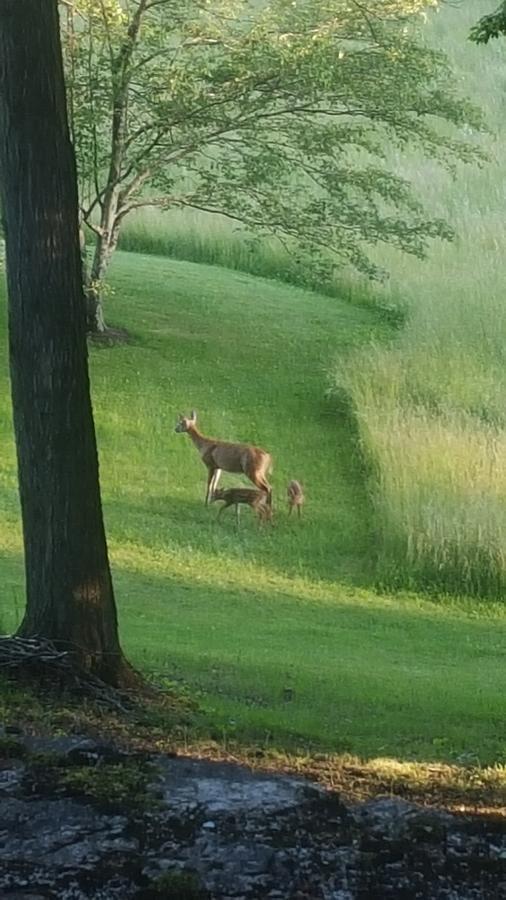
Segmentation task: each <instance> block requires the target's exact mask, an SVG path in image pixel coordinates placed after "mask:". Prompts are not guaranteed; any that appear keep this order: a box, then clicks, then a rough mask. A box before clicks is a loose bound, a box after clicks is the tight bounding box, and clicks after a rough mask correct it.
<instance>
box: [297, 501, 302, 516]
mask: <svg viewBox="0 0 506 900" xmlns="http://www.w3.org/2000/svg"><path fill="white" fill-rule="evenodd" d="M297 515H298V517H299V519H300V517H301V515H302V506H301V505H300V503H299V505H298V506H297Z"/></svg>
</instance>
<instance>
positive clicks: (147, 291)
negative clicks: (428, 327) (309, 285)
mask: <svg viewBox="0 0 506 900" xmlns="http://www.w3.org/2000/svg"><path fill="white" fill-rule="evenodd" d="M113 283H114V287H115V290H116V298H115V299H113V300H112V301H111V308H110V315H111V317H113V318H114V316H115V315H116V317H117V320H118V321H121V323H122V324H124V325H126V327H127V328H129V330H130V332H131V334H132V343H131V345H130V346H126V347H116V348H114V349H111V350H103V349H102V350H101V349H93V350H92V353H91V368H92V380H93V393H94V404H95V412H96V418H97V423H98V436H99V443H100V453H101V475H102V483H103V495H104V505H105V514H106V522H107V528H108V533H109V537H110V547H111V555H112V561H113V568H114V578H115V584H116V590H117V598H118V605H119V611H120V623H121V632H122V639H123V643H124V645H125V648H126V650H127V653H128V654H129V656H130V657H131V658H132V659H133V661H134V662H135V664H136V665H138V666H140V667H142V668H143V670H145V671H146V672H153V673H156V675H157V676H158V677H159V676H160V675H162V676H163V677H165V678H167V679H168V680H170V681H177V682H178V683H179V684H183V685H188V686H189V687H190V689H191V691H192V692H196V693H197V695H198V696H199V699H200V702H201V704H202V706H203V707H204V709H205V711H206V715H207V725H203V726H202V727H203V729H210V730H211V733H212V734H213V735H214V736H215V737H217V738H218V739H219V740H225V739H226V738H227V737H228V736H238V737H239V738H241V739H244V740H251V739H254V740H257V741H259V742H261V743H264V744H267V745H273V746H278V747H280V746H284V747H290V746H291V747H293V746H299V747H301V746H302V747H308V746H312V747H322V748H326V749H330V750H334V751H350V752H354V753H358V754H362V755H364V756H371V757H376V756H378V755H381V756H387V755H392V756H396V757H399V758H401V759H404V758H411V757H414V758H418V759H424V760H432V759H441V758H443V759H450V760H456V759H459V760H461V759H466V760H476V759H478V760H480V761H482V762H490V761H494V760H501V759H504V757H505V754H506V748H505V745H504V733H503V712H504V691H505V687H506V683H505V681H506V678H505V666H504V646H505V641H504V637H505V630H506V629H505V611H504V608H503V607H500V606H497V607H496V606H494V605H493V604H490V605H487V606H485V605H484V606H481V607H480V606H476V605H474V606H472V605H470V604H468V603H466V602H465V601H461V602H457V601H453V602H450V601H448V602H447V603H445V604H443V603H439V604H437V603H430V602H429V601H427V600H423V599H420V598H418V597H416V596H414V595H412V596H408V595H402V594H399V595H397V596H389V595H386V594H378V593H376V592H375V591H374V590H373V588H372V586H371V582H372V577H373V564H374V556H375V521H374V517H373V510H372V508H371V505H370V503H369V500H368V496H367V494H366V492H365V489H364V479H363V473H362V471H361V468H360V460H359V454H358V451H357V446H356V441H355V434H354V431H353V427H352V423H351V422H350V420H349V418H348V417H347V415H346V414H345V412H344V411H343V409H342V408H340V407H338V406H336V404H335V402H333V401H332V400H326V399H325V389H326V386H327V374H326V369H327V366H328V361H329V359H331V358H332V357H333V356H335V355H336V353H337V355H338V356H340V357H343V356H344V355H345V354H346V353H348V352H349V351H350V349H351V348H353V347H355V348H358V347H360V346H364V345H366V344H367V343H368V342H370V340H371V339H373V338H375V339H380V338H384V337H385V336H386V335H387V332H386V329H385V326H384V325H382V324H381V321H380V320H378V319H377V318H376V319H375V318H374V317H373V316H372V315H371V314H370V313H368V312H366V311H365V310H359V309H355V308H353V307H351V306H350V305H348V304H344V303H340V302H338V301H336V300H334V299H330V298H326V297H318V296H317V295H314V294H310V293H306V292H303V291H301V290H298V289H295V288H291V287H288V286H283V285H279V284H275V283H273V282H268V281H263V280H261V279H255V278H252V277H250V276H247V275H241V274H237V273H230V272H227V271H225V270H220V269H217V268H208V267H205V266H198V265H194V264H189V263H177V262H169V261H167V260H162V259H157V258H152V257H151V258H150V257H142V256H138V255H126V254H123V255H120V257H119V258H118V259H117V262H116V264H115V268H114V273H113ZM0 348H1V354H2V356H1V359H2V362H1V369H0V379H1V380H0V428H1V437H2V440H1V443H0V448H1V450H0V454H1V455H0V492H1V493H0V506H1V509H2V517H1V520H0V553H1V560H0V583H1V585H2V591H1V595H0V603H1V607H0V617H1V619H2V622H3V627H4V628H11V627H14V626H15V624H16V622H17V621H18V620H19V617H20V615H21V614H22V605H23V599H22V598H23V588H22V563H21V555H20V549H21V536H20V527H19V514H18V503H17V493H16V480H15V466H14V450H13V444H12V436H11V430H10V428H11V426H10V411H9V404H8V398H7V366H6V359H5V354H6V341H5V336H4V334H3V333H2V335H1V339H0ZM192 406H194V407H196V409H197V410H198V412H199V413H200V417H201V425H202V428H203V429H204V430H205V431H207V432H209V433H211V434H216V435H219V436H222V437H225V438H240V439H244V440H252V441H255V442H258V443H259V444H261V445H263V446H264V447H266V448H268V449H269V450H270V451H271V452H272V453H273V456H274V460H275V469H274V475H273V483H274V489H275V503H276V524H275V527H274V528H272V529H269V528H266V529H260V528H259V527H258V526H257V524H256V522H255V521H254V520H253V519H252V517H251V516H250V515H249V514H248V513H249V511H245V513H244V515H243V517H242V523H241V528H240V530H239V531H237V529H236V527H235V523H234V517H233V514H232V513H231V511H229V512H228V513H225V514H224V515H223V516H222V520H221V521H220V523H217V522H216V518H215V517H216V513H217V510H216V509H214V508H211V509H210V510H208V509H205V508H204V505H203V496H204V485H205V470H204V467H203V466H202V464H201V462H200V460H199V459H198V456H197V453H196V452H195V449H194V448H193V447H192V446H191V444H190V442H189V440H188V439H187V437H186V436H185V435H178V434H175V433H174V424H175V421H176V416H177V413H178V412H179V411H187V410H189V409H190V408H191V407H192ZM292 477H296V478H300V479H301V480H302V481H303V482H304V484H305V485H306V488H307V495H308V500H307V507H306V510H305V516H304V519H303V521H302V522H301V523H298V522H297V521H289V520H288V518H287V514H286V510H285V508H284V502H283V501H284V490H285V486H286V483H287V481H288V480H289V479H290V478H292ZM230 480H231V477H230ZM286 688H290V689H291V690H292V691H293V698H292V699H291V700H290V699H287V697H289V695H287V693H286V692H285V689H286Z"/></svg>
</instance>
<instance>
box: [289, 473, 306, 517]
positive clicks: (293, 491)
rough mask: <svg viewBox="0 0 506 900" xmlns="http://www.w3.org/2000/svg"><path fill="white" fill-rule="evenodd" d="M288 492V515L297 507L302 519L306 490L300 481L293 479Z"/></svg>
mask: <svg viewBox="0 0 506 900" xmlns="http://www.w3.org/2000/svg"><path fill="white" fill-rule="evenodd" d="M286 493H287V496H288V515H289V516H290V515H291V514H292V510H293V509H294V507H297V515H298V517H299V519H300V516H301V512H302V506H303V504H304V491H303V490H302V485H301V483H300V481H291V482H290V484H289V485H288V488H287V491H286Z"/></svg>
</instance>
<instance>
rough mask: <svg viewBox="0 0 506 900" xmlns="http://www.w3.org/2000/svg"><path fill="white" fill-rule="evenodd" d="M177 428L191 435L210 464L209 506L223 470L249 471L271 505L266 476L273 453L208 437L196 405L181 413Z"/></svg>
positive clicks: (244, 472) (208, 477) (207, 491)
mask: <svg viewBox="0 0 506 900" xmlns="http://www.w3.org/2000/svg"><path fill="white" fill-rule="evenodd" d="M174 430H175V431H176V432H177V433H178V434H181V433H183V434H184V433H186V434H187V435H188V437H189V438H190V439H191V441H192V442H193V443H194V444H195V446H196V448H197V450H198V452H199V453H200V458H201V460H202V462H203V463H204V465H205V466H206V467H207V490H206V501H205V504H206V506H207V505H208V504H209V498H210V497H212V495H213V493H214V491H215V490H216V488H217V487H218V482H219V480H220V476H221V473H222V471H223V472H234V473H242V474H243V475H246V477H247V478H249V480H250V481H251V482H253V484H254V485H255V487H256V488H257V489H258V490H260V491H265V493H266V494H267V495H268V503H269V506H270V505H271V502H272V499H271V494H272V488H271V486H270V484H269V482H268V481H267V478H266V474H267V473H268V472H270V471H271V469H272V458H271V455H270V453H267V451H266V450H261V449H260V447H253V446H252V445H251V444H234V443H232V442H231V441H220V440H217V439H216V438H210V437H205V436H204V435H203V434H202V433H201V432H200V431H199V430H198V428H197V413H196V412H195V410H194V409H193V410H192V411H191V413H190V415H189V416H183V415H180V416H179V420H178V423H177V425H176V427H175V429H174Z"/></svg>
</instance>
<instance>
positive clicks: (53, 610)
mask: <svg viewBox="0 0 506 900" xmlns="http://www.w3.org/2000/svg"><path fill="white" fill-rule="evenodd" d="M0 182H1V184H0V188H1V199H2V207H3V215H4V221H5V231H6V250H7V257H6V261H7V281H8V294H9V345H10V371H11V384H12V401H13V410H14V428H15V435H16V446H17V456H18V471H19V489H20V497H21V509H22V517H23V535H24V547H25V570H26V591H27V605H26V612H25V616H24V620H23V622H22V624H21V627H20V629H19V634H21V635H23V636H25V637H26V636H33V635H39V636H41V637H45V638H49V639H50V640H52V641H54V642H55V643H56V644H57V645H58V646H60V647H65V648H67V649H70V650H71V652H72V653H73V654H74V656H75V658H76V660H77V661H78V663H79V664H81V665H82V666H83V667H84V668H85V669H86V670H87V671H90V672H93V673H94V674H96V675H98V676H100V677H101V678H103V679H104V680H106V681H108V682H109V683H112V684H117V685H119V684H125V683H126V682H129V681H130V680H131V676H132V670H131V669H130V667H129V666H128V664H127V663H126V662H125V659H124V657H123V654H122V651H121V648H120V644H119V639H118V625H117V615H116V606H115V600H114V594H113V586H112V580H111V573H110V569H109V561H108V555H107V545H106V538H105V530H104V523H103V517H102V507H101V500H100V489H99V480H98V458H97V447H96V440H95V430H94V424H93V415H92V408H91V399H90V389H89V377H88V363H87V348H86V334H85V303H84V297H83V289H82V268H81V258H80V247H79V227H78V199H77V181H76V170H75V160H74V152H73V148H72V145H71V143H70V137H69V130H68V122H67V113H66V103H65V88H64V81H63V66H62V56H61V47H60V36H59V25H58V11H57V0H2V3H1V5H0Z"/></svg>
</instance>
